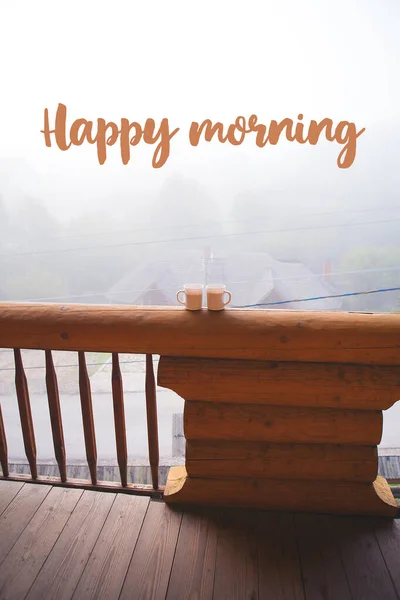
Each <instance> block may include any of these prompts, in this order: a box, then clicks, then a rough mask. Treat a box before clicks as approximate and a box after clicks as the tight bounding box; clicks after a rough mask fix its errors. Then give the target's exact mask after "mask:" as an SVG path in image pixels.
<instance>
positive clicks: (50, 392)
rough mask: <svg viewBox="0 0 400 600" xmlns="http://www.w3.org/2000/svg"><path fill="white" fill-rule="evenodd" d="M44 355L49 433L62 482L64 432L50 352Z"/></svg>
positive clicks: (65, 475) (63, 478)
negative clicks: (51, 436)
mask: <svg viewBox="0 0 400 600" xmlns="http://www.w3.org/2000/svg"><path fill="white" fill-rule="evenodd" d="M45 355H46V388H47V399H48V403H49V412H50V423H51V432H52V435H53V446H54V454H55V457H56V460H57V464H58V469H59V471H60V478H61V481H62V482H65V481H66V480H67V463H66V457H65V443H64V432H63V426H62V419H61V408H60V398H59V393H58V383H57V374H56V370H55V368H54V362H53V356H52V354H51V350H46V351H45Z"/></svg>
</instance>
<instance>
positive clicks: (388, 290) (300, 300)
mask: <svg viewBox="0 0 400 600" xmlns="http://www.w3.org/2000/svg"><path fill="white" fill-rule="evenodd" d="M399 290H400V286H399V287H393V288H382V289H379V290H367V291H366V292H349V293H347V294H332V295H330V296H315V297H314V298H296V299H294V300H280V301H279V302H261V303H259V304H246V305H244V306H235V307H234V308H253V307H255V306H276V305H277V304H291V303H293V302H311V301H314V300H327V299H329V298H347V297H349V296H364V295H367V294H380V293H384V292H397V291H399Z"/></svg>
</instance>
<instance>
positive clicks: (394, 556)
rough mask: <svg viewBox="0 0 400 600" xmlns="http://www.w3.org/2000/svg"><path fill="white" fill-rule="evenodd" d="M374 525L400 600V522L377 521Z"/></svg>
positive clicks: (397, 520)
mask: <svg viewBox="0 0 400 600" xmlns="http://www.w3.org/2000/svg"><path fill="white" fill-rule="evenodd" d="M373 525H374V530H375V535H376V538H377V540H378V544H379V547H380V549H381V552H382V556H383V558H384V560H385V563H386V566H387V568H388V570H389V572H390V576H391V578H392V581H393V585H394V587H395V588H396V591H397V595H398V596H399V598H400V569H399V557H400V520H399V519H396V520H393V521H386V520H383V519H376V520H375V522H374V523H373Z"/></svg>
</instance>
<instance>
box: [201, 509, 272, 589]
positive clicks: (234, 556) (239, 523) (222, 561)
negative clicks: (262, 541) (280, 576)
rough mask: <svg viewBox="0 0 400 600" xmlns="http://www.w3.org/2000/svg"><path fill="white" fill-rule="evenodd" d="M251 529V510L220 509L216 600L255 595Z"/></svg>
mask: <svg viewBox="0 0 400 600" xmlns="http://www.w3.org/2000/svg"><path fill="white" fill-rule="evenodd" d="M255 531H256V514H255V513H254V512H250V511H232V510H229V509H226V510H224V511H221V513H220V518H219V527H218V545H217V557H216V564H215V576H214V595H213V598H218V600H232V598H238V599H239V598H241V599H243V600H257V599H258V598H259V595H258V564H257V540H256V536H255ZM260 598H262V596H260Z"/></svg>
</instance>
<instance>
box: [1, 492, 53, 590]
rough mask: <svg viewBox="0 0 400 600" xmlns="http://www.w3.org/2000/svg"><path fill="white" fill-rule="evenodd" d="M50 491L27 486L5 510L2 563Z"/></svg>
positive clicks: (2, 524)
mask: <svg viewBox="0 0 400 600" xmlns="http://www.w3.org/2000/svg"><path fill="white" fill-rule="evenodd" d="M50 490H51V487H50V486H49V485H46V486H43V485H37V486H36V485H32V486H28V485H25V486H23V487H22V488H21V489H20V491H19V492H18V494H17V495H16V496H15V497H14V499H13V500H12V502H11V503H10V504H9V505H8V506H7V508H6V509H5V510H4V512H3V514H2V515H1V516H0V534H1V535H0V563H1V562H2V561H3V560H4V559H5V557H6V556H7V554H8V552H9V551H10V550H11V548H12V547H13V545H14V543H15V542H16V541H17V539H18V538H19V536H20V535H21V533H22V532H23V531H24V529H25V527H26V526H27V525H28V523H29V521H30V520H31V519H32V517H33V515H34V514H35V513H36V511H37V510H38V508H39V507H40V506H41V504H42V503H43V502H44V500H45V498H46V496H47V495H48V494H49V492H50ZM0 598H1V594H0Z"/></svg>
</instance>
